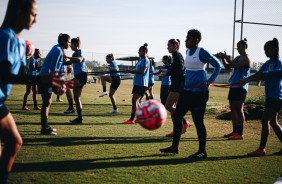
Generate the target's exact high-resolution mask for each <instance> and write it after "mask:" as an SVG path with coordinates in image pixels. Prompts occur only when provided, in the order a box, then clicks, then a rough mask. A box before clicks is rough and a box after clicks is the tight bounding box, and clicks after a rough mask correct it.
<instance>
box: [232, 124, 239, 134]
mask: <svg viewBox="0 0 282 184" xmlns="http://www.w3.org/2000/svg"><path fill="white" fill-rule="evenodd" d="M233 132H234V133H238V130H237V125H236V124H233Z"/></svg>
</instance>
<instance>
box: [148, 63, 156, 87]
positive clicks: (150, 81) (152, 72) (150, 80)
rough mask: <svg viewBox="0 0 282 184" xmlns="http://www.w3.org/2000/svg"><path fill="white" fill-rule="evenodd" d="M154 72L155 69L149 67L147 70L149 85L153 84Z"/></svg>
mask: <svg viewBox="0 0 282 184" xmlns="http://www.w3.org/2000/svg"><path fill="white" fill-rule="evenodd" d="M154 72H155V67H154V66H151V67H150V69H149V84H154V83H155V76H154Z"/></svg>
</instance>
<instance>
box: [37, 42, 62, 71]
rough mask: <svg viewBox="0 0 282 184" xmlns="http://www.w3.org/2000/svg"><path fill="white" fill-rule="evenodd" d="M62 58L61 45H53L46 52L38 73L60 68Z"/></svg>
mask: <svg viewBox="0 0 282 184" xmlns="http://www.w3.org/2000/svg"><path fill="white" fill-rule="evenodd" d="M63 60H64V57H63V52H62V49H61V47H60V46H59V45H54V46H53V47H52V49H51V50H50V51H49V53H48V54H47V56H46V58H45V60H44V63H43V65H42V68H41V70H40V73H39V74H40V75H43V74H47V73H50V72H53V71H59V70H61V69H62V64H63Z"/></svg>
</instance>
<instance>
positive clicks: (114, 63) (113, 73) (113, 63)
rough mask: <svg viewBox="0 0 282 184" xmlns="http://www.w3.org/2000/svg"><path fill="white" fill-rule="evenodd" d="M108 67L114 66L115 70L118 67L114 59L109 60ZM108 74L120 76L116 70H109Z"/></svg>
mask: <svg viewBox="0 0 282 184" xmlns="http://www.w3.org/2000/svg"><path fill="white" fill-rule="evenodd" d="M109 67H111V68H115V69H116V70H117V71H119V67H118V65H117V63H116V62H115V61H112V62H110V64H109ZM110 76H111V77H117V76H118V77H119V78H120V73H119V72H116V71H115V72H113V71H111V70H110Z"/></svg>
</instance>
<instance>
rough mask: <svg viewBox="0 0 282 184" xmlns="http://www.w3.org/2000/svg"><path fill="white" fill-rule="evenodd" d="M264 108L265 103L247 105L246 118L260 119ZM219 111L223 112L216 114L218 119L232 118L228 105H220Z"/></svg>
mask: <svg viewBox="0 0 282 184" xmlns="http://www.w3.org/2000/svg"><path fill="white" fill-rule="evenodd" d="M264 109H265V108H264V106H263V105H255V104H250V105H245V106H244V114H245V118H246V120H260V119H261V118H262V115H263V112H264ZM218 111H219V112H221V114H220V115H218V116H216V118H217V119H221V120H231V113H230V109H229V107H228V106H224V107H220V109H218Z"/></svg>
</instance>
